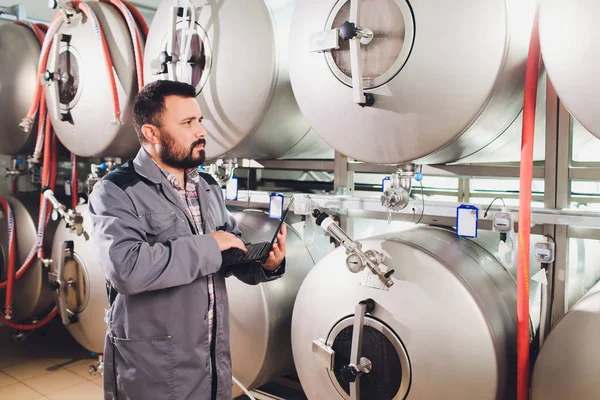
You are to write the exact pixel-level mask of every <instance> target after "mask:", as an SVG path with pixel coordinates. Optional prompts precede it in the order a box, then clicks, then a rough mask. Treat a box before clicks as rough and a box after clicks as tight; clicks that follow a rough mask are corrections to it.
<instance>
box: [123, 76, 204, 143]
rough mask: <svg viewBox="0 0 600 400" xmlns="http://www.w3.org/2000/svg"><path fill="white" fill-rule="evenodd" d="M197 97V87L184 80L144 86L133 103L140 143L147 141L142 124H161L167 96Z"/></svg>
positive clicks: (157, 82) (158, 82) (134, 124)
mask: <svg viewBox="0 0 600 400" xmlns="http://www.w3.org/2000/svg"><path fill="white" fill-rule="evenodd" d="M167 96H180V97H185V98H189V97H192V98H194V97H196V88H194V87H193V86H192V85H189V84H187V83H183V82H174V81H156V82H152V83H149V84H148V85H146V86H144V87H143V88H142V90H141V91H140V92H139V93H138V95H137V96H136V97H135V101H134V103H133V126H134V127H135V132H136V133H137V136H138V139H139V141H140V143H143V142H145V141H146V138H145V137H144V135H143V134H142V126H144V125H145V124H151V125H154V126H158V127H160V126H161V123H162V114H163V112H164V111H165V97H167Z"/></svg>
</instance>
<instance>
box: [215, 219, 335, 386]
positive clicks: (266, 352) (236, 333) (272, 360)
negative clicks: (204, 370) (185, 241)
mask: <svg viewBox="0 0 600 400" xmlns="http://www.w3.org/2000/svg"><path fill="white" fill-rule="evenodd" d="M233 216H234V217H235V219H236V221H237V222H238V224H239V227H240V230H241V231H242V234H243V237H244V239H245V240H246V241H249V242H253V243H256V242H261V241H271V239H272V237H273V232H274V230H275V229H276V228H277V223H278V221H276V220H273V219H269V217H268V215H267V214H266V213H265V212H263V211H256V210H246V211H237V212H233ZM290 217H292V218H290V220H289V221H288V220H287V219H286V222H287V224H286V225H287V228H288V236H287V240H286V244H287V264H286V272H285V275H284V276H283V277H282V278H281V279H278V280H276V281H273V282H267V283H261V284H259V285H257V286H250V285H246V284H244V283H242V282H240V281H239V280H237V279H236V278H235V277H231V278H229V279H227V292H228V297H229V321H230V324H231V325H230V326H231V361H232V367H233V375H234V377H236V378H237V379H238V380H240V382H241V383H242V384H243V385H244V386H246V387H247V388H256V387H258V386H261V385H262V384H264V383H266V382H268V381H269V380H270V379H271V378H273V377H276V376H278V375H281V374H283V373H285V372H290V371H291V370H293V368H294V360H293V357H292V345H291V321H292V309H293V307H294V301H295V299H296V293H298V289H299V288H300V285H301V284H302V281H303V280H304V278H305V277H306V275H307V274H308V272H309V271H310V270H311V268H312V267H313V266H314V264H315V262H316V261H318V259H319V258H318V257H320V256H321V255H324V253H322V252H320V251H321V250H322V249H319V248H318V246H317V247H316V248H314V250H315V251H314V252H313V253H312V254H311V251H309V250H308V249H307V248H306V246H305V245H304V244H303V241H302V237H301V236H300V235H299V233H298V232H297V231H296V230H295V229H294V228H292V227H291V225H292V224H291V221H292V220H293V217H294V216H293V215H290ZM314 254H315V255H314ZM242 394H243V392H242V391H241V390H240V388H239V387H238V386H236V385H235V384H234V385H233V397H234V398H235V397H237V396H240V395H242Z"/></svg>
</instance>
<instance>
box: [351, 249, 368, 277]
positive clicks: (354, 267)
mask: <svg viewBox="0 0 600 400" xmlns="http://www.w3.org/2000/svg"><path fill="white" fill-rule="evenodd" d="M346 266H347V267H348V269H349V270H350V272H353V273H355V274H356V273H357V272H360V271H362V270H363V269H364V268H365V262H364V260H363V259H362V258H361V257H360V256H359V255H357V254H354V253H351V254H349V255H348V257H347V258H346Z"/></svg>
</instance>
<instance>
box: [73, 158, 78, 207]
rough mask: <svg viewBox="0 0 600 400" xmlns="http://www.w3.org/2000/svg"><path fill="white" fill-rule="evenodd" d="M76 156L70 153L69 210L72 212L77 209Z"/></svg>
mask: <svg viewBox="0 0 600 400" xmlns="http://www.w3.org/2000/svg"><path fill="white" fill-rule="evenodd" d="M78 189H79V188H78V187H77V156H76V155H75V154H74V153H71V208H72V209H73V210H74V209H75V207H77V203H78V202H79V201H78V198H77V197H78V196H77V191H78Z"/></svg>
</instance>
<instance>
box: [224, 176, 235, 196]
mask: <svg viewBox="0 0 600 400" xmlns="http://www.w3.org/2000/svg"><path fill="white" fill-rule="evenodd" d="M237 198H238V178H237V177H235V176H232V177H231V179H230V180H229V182H227V185H226V186H225V200H237Z"/></svg>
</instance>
